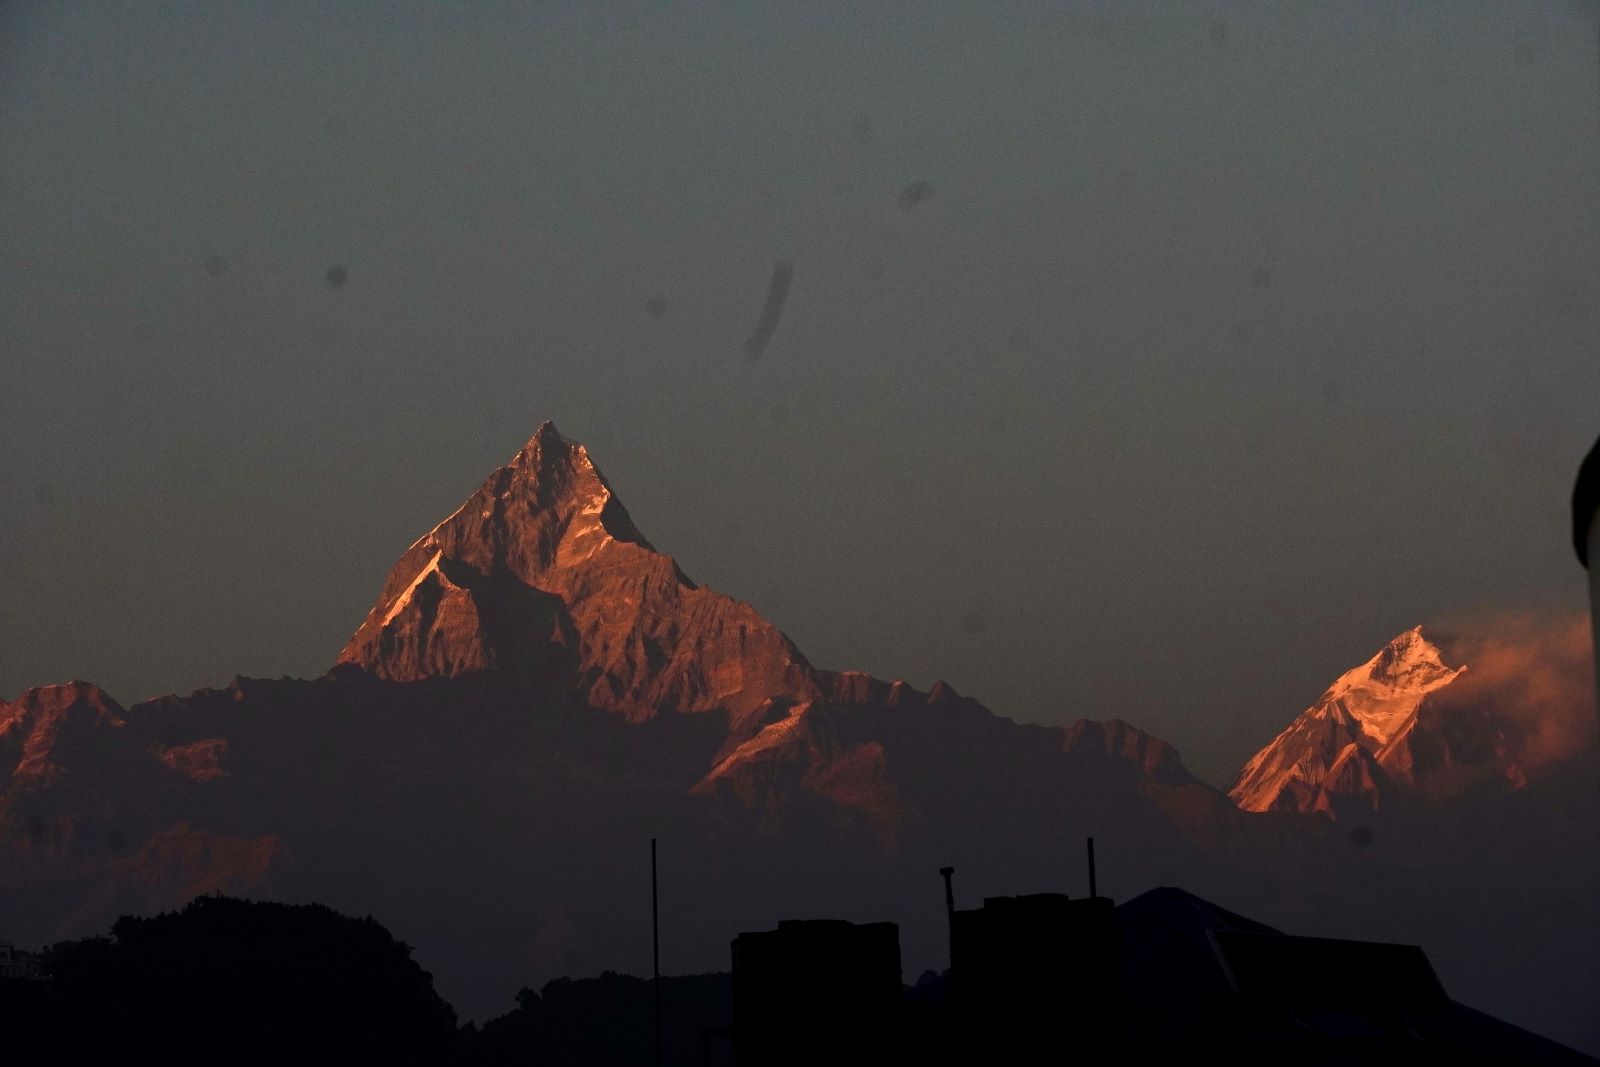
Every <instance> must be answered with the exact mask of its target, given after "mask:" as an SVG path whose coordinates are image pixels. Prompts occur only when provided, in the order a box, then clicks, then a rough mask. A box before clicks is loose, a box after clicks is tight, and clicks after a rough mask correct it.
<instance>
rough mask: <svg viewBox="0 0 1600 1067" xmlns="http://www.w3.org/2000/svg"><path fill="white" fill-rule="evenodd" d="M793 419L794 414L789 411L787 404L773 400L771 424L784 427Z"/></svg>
mask: <svg viewBox="0 0 1600 1067" xmlns="http://www.w3.org/2000/svg"><path fill="white" fill-rule="evenodd" d="M793 417H794V413H793V412H791V411H790V410H789V405H788V404H785V403H784V402H783V401H781V400H774V401H773V402H772V421H773V422H775V423H777V424H778V425H779V426H784V425H787V424H788V422H789V420H790V419H791V418H793Z"/></svg>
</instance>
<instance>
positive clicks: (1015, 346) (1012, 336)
mask: <svg viewBox="0 0 1600 1067" xmlns="http://www.w3.org/2000/svg"><path fill="white" fill-rule="evenodd" d="M1032 344H1033V338H1032V337H1030V336H1029V335H1028V331H1027V330H1025V329H1023V328H1022V327H1021V326H1018V327H1016V328H1014V329H1013V330H1012V331H1011V332H1010V333H1008V334H1006V345H1007V347H1009V348H1010V349H1011V350H1012V351H1013V352H1026V351H1027V350H1028V348H1029V347H1030V346H1031V345H1032Z"/></svg>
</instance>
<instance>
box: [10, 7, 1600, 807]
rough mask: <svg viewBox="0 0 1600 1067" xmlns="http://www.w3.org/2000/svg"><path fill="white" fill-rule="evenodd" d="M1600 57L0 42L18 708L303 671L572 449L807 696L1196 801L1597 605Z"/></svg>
mask: <svg viewBox="0 0 1600 1067" xmlns="http://www.w3.org/2000/svg"><path fill="white" fill-rule="evenodd" d="M1597 40H1600V8H1597V7H1596V6H1595V5H1594V4H1592V3H1586V2H1577V0H1567V2H1533V0H1529V2H1503V3H1502V2H1496V3H1482V4H1474V3H1467V2H1462V0H1452V2H1448V3H1445V2H1436V3H1427V4H1392V3H1374V4H1361V5H1357V4H1344V3H1341V4H1327V5H1320V4H1309V3H1271V4H1266V3H1262V4H1245V3H1237V4H1221V3H1212V4H1172V3H1165V2H1162V3H1152V4H1128V3H1118V4H1111V3H1105V4H1085V5H1066V4H1055V3H1050V4H1025V5H1024V4H992V3H986V4H981V5H956V4H948V5H947V4H934V5H912V4H887V3H885V4H873V5H858V4H836V5H824V4H806V5H790V4H776V3H771V4H753V3H737V4H733V3H730V4H722V5H700V4H668V3H650V4H640V5H637V6H625V5H617V4H607V5H576V4H572V5H565V4H550V5H533V4H521V3H518V4H490V3H479V4H469V3H441V4H436V5H418V4H384V5H371V4H356V3H345V4H292V3H272V4H268V3H251V4H226V3H208V4H205V5H188V4H183V5H179V4H157V5H140V6H137V7H134V6H131V5H121V4H105V3H80V4H56V5H44V4H28V3H10V4H6V5H5V6H4V8H3V9H0V696H5V697H12V696H15V695H16V694H17V692H18V691H20V690H21V689H23V688H26V687H27V686H30V685H34V684H40V683H45V682H53V681H59V680H64V679H66V678H69V677H81V678H87V679H90V680H94V681H97V682H100V683H101V684H103V685H105V686H106V687H107V688H109V689H110V690H111V691H112V692H113V693H114V694H115V695H116V696H117V697H118V698H119V699H121V700H123V701H125V702H132V701H135V700H138V699H141V698H144V697H147V696H151V695H155V694H157V693H161V692H168V691H187V690H189V689H192V688H195V687H198V686H202V685H207V684H215V683H218V682H221V681H223V680H225V679H227V678H228V677H230V676H232V675H233V674H234V673H244V674H249V675H271V676H276V675H279V674H285V673H287V674H294V675H314V674H318V673H320V672H321V671H322V670H324V669H326V667H327V666H328V665H329V664H331V663H332V661H333V658H334V656H335V654H336V653H337V652H338V650H339V648H340V646H341V645H342V644H343V642H344V641H345V639H346V638H347V637H348V636H349V634H350V633H351V631H353V630H354V629H355V627H356V625H357V624H358V623H359V622H360V620H361V618H362V617H363V615H364V614H365V612H366V610H367V608H368V607H369V606H370V604H371V602H372V601H373V600H374V598H375V597H376V595H377V593H378V588H379V585H380V583H381V581H382V578H383V575H384V573H385V572H386V571H387V569H388V568H389V566H390V565H391V563H392V562H393V560H394V558H395V557H396V556H397V555H398V554H399V552H400V551H401V550H402V549H404V548H405V546H406V545H408V544H409V543H410V542H411V541H412V540H414V539H415V538H416V537H417V536H418V535H419V534H421V533H423V532H424V531H425V530H427V529H428V528H429V527H430V526H431V525H433V523H434V522H436V521H438V520H439V519H442V518H443V517H444V516H445V515H447V514H448V513H449V512H450V511H451V510H452V509H453V508H454V507H455V506H456V505H457V504H458V503H459V502H460V501H461V499H462V498H464V497H465V496H466V495H467V494H468V493H469V492H470V491H471V490H472V489H473V488H474V487H475V486H476V485H477V484H478V482H479V481H480V480H481V478H482V477H483V476H484V475H485V474H487V473H488V471H489V470H490V469H491V468H493V467H494V466H496V465H498V464H499V463H502V462H504V461H505V460H506V459H507V458H509V457H510V455H511V454H512V453H513V452H515V451H516V449H517V448H518V446H520V445H521V443H522V442H523V440H524V439H525V438H526V437H527V436H528V435H529V434H530V433H531V432H532V431H533V429H534V427H535V426H536V425H537V424H538V423H539V421H540V420H542V419H545V418H551V419H554V420H555V421H556V423H557V425H558V426H559V427H560V428H561V430H562V431H563V432H564V433H566V434H567V435H568V436H571V437H574V438H577V439H579V440H582V441H584V442H586V443H587V444H588V445H589V446H590V448H591V451H592V453H593V454H594V456H595V457H596V459H597V461H598V462H599V463H600V465H601V467H602V468H603V469H604V470H605V471H606V473H607V475H608V477H609V478H610V480H611V481H612V483H613V485H614V486H615V487H616V489H617V491H618V492H619V493H620V494H621V496H622V498H623V499H624V500H625V501H626V502H627V504H628V506H629V509H630V511H631V512H632V513H633V516H634V518H635V520H636V521H637V522H638V524H639V526H640V527H641V528H642V529H643V530H644V531H645V532H646V533H647V534H648V536H649V537H650V538H651V539H652V540H653V541H654V542H655V543H656V545H657V546H658V547H660V548H662V549H663V550H665V551H668V552H671V553H672V554H674V555H675V556H676V557H677V558H678V560H679V562H680V563H681V565H682V566H683V568H684V569H685V570H686V571H687V572H688V573H689V574H690V575H692V576H693V577H694V578H696V579H697V580H699V581H701V582H703V583H706V584H709V585H712V586H713V587H716V588H718V589H721V590H724V591H726V592H728V593H731V594H733V595H735V596H738V597H741V598H743V599H747V600H750V601H752V602H753V603H754V604H755V605H756V606H757V607H759V608H760V609H761V610H762V611H763V612H764V613H766V614H767V615H768V616H769V617H770V618H771V619H772V620H773V621H774V622H776V623H777V624H778V625H780V626H782V627H783V628H784V629H785V630H786V631H788V633H789V634H790V635H791V636H792V637H793V638H794V639H795V640H796V641H797V642H798V643H799V644H800V646H801V647H802V648H803V649H805V650H806V652H807V653H808V654H809V655H810V656H811V658H812V659H813V660H814V661H816V662H818V663H819V664H822V665H825V666H831V667H837V668H847V667H849V668H860V669H865V670H869V671H871V672H873V673H875V674H879V675H882V676H885V677H890V678H893V677H904V678H906V679H907V680H908V681H911V682H913V683H914V684H917V685H921V686H925V685H927V684H929V683H931V682H932V681H933V680H934V679H936V678H945V679H947V680H949V681H950V682H951V683H952V684H953V685H955V686H956V688H957V689H959V690H961V691H963V692H966V693H970V694H971V695H974V696H976V697H978V698H979V699H981V700H983V701H985V702H986V703H988V704H989V705H990V706H991V707H993V708H994V709H995V710H997V711H999V712H1001V713H1003V714H1006V715H1009V716H1011V717H1013V718H1018V719H1034V720H1041V721H1062V720H1068V719H1072V718H1076V717H1078V716H1085V715H1087V716H1094V717H1107V716H1113V715H1115V716H1121V717H1124V718H1127V719H1129V720H1131V721H1133V722H1135V723H1137V724H1139V725H1141V726H1143V727H1145V728H1146V729H1149V730H1151V731H1153V732H1155V733H1157V734H1159V735H1161V736H1163V737H1165V738H1167V739H1168V740H1170V741H1172V742H1173V743H1174V744H1176V745H1177V746H1178V747H1179V748H1180V750H1181V751H1182V752H1183V753H1184V755H1185V757H1186V759H1187V760H1188V762H1189V763H1190V764H1191V766H1193V767H1195V768H1196V769H1197V770H1198V771H1199V772H1200V773H1201V774H1203V775H1205V776H1207V777H1209V778H1210V779H1212V780H1214V781H1217V782H1223V781H1225V780H1226V779H1227V778H1228V777H1229V776H1231V774H1232V772H1233V771H1234V770H1235V769H1236V768H1237V767H1238V765H1239V763H1240V762H1241V761H1242V760H1243V759H1244V758H1245V757H1246V756H1247V755H1248V754H1249V753H1250V752H1251V751H1253V750H1254V749H1255V748H1256V747H1258V746H1259V745H1260V744H1262V743H1263V742H1265V741H1266V740H1267V739H1268V738H1269V737H1270V736H1271V735H1272V734H1273V733H1275V732H1276V731H1277V730H1278V729H1280V728H1281V727H1282V726H1284V725H1286V724H1287V722H1288V720H1289V719H1290V718H1291V717H1292V716H1293V715H1294V714H1295V713H1296V712H1298V711H1299V710H1300V709H1301V708H1303V707H1304V706H1305V705H1307V704H1309V703H1310V702H1311V701H1312V700H1313V699H1314V698H1315V697H1316V696H1317V694H1318V692H1319V691H1320V690H1321V689H1322V687H1323V686H1325V685H1326V684H1327V683H1328V682H1329V681H1331V680H1332V678H1333V677H1334V676H1335V675H1337V674H1338V673H1339V672H1341V671H1343V670H1344V669H1346V668H1348V667H1350V666H1353V665H1354V664H1356V663H1358V662H1360V661H1361V660H1363V659H1365V658H1366V657H1367V656H1369V655H1371V653H1372V652H1373V651H1375V650H1376V648H1377V647H1378V646H1379V645H1380V644H1382V643H1383V642H1384V641H1385V640H1387V639H1388V638H1389V637H1390V636H1392V635H1393V634H1395V633H1397V632H1398V631H1400V630H1402V629H1405V628H1407V627H1409V626H1411V625H1414V624H1415V623H1417V622H1428V621H1431V620H1435V619H1441V618H1447V617H1454V616H1460V615H1463V614H1481V613H1486V612H1487V613H1493V612H1497V611H1501V610H1508V609H1518V610H1535V611H1564V610H1576V609H1578V608H1580V607H1581V606H1582V604H1583V601H1584V592H1583V582H1582V572H1581V569H1580V568H1579V566H1578V564H1577V562H1576V560H1575V559H1574V558H1573V556H1572V553H1571V549H1570V547H1569V544H1568V528H1567V521H1568V520H1567V515H1566V507H1567V493H1568V491H1569V488H1570V485H1571V480H1572V477H1573V475H1574V474H1575V472H1576V468H1577V464H1578V461H1579V459H1580V458H1581V457H1582V455H1583V453H1584V452H1585V450H1586V449H1587V448H1588V446H1589V445H1590V444H1591V443H1592V442H1593V440H1594V437H1595V434H1596V432H1597V431H1600V356H1597V346H1596V344H1595V340H1596V337H1597V336H1600V136H1597V134H1600V59H1597ZM919 182H921V183H926V185H925V186H921V187H919V188H920V196H910V197H905V198H903V197H902V193H903V192H905V191H906V190H907V188H908V187H911V186H913V185H914V184H915V183H919ZM930 192H931V196H930V195H928V194H929V193H930ZM903 199H904V200H906V201H907V203H904V204H903V203H902V200H903ZM909 201H918V202H917V203H915V204H911V203H909ZM780 257H782V258H787V259H789V260H791V261H792V262H793V264H794V273H793V281H792V285H791V288H790V290H789V293H788V300H787V305H786V307H785V309H784V313H783V316H782V318H781V321H780V322H779V325H778V328H777V330H776V332H775V334H774V335H773V337H772V340H771V343H770V344H769V345H768V347H767V348H766V351H765V352H764V353H763V354H762V355H761V357H760V358H759V359H756V360H754V361H751V360H749V359H747V358H746V356H745V353H744V348H743V345H744V342H745V339H746V338H747V337H748V336H749V335H750V333H751V331H752V330H753V329H754V328H755V325H756V321H757V318H758V316H759V315H760V314H761V310H762V303H763V300H764V298H765V296H766V293H767V288H768V283H769V280H770V278H771V275H772V270H773V265H774V262H775V261H776V260H778V259H779V258H780ZM335 267H338V268H341V269H342V270H343V272H344V274H343V277H344V279H345V280H344V284H342V285H340V286H337V287H335V286H334V285H333V284H331V282H330V270H331V269H332V268H335Z"/></svg>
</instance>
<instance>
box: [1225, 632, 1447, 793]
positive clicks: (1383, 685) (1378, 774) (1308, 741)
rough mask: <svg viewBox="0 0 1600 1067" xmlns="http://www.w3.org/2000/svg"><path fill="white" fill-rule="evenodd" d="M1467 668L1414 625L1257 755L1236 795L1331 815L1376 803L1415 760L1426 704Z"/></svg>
mask: <svg viewBox="0 0 1600 1067" xmlns="http://www.w3.org/2000/svg"><path fill="white" fill-rule="evenodd" d="M1466 669H1467V668H1466V667H1465V666H1460V667H1452V666H1450V665H1448V664H1447V663H1445V661H1444V656H1443V653H1442V652H1441V651H1440V649H1439V646H1437V645H1435V644H1434V643H1433V642H1432V641H1429V640H1428V638H1427V637H1426V636H1424V635H1423V632H1422V627H1420V626H1414V627H1412V628H1411V629H1409V630H1407V631H1405V632H1404V633H1402V634H1399V635H1398V636H1396V637H1395V638H1393V639H1392V640H1391V641H1389V643H1388V644H1386V645H1384V646H1383V647H1382V648H1381V649H1379V650H1378V652H1377V654H1376V655H1374V656H1373V657H1372V658H1371V659H1369V660H1367V661H1366V662H1365V663H1363V664H1361V665H1360V666H1359V667H1354V668H1352V669H1351V670H1348V671H1346V672H1345V673H1344V674H1342V675H1340V676H1339V678H1338V679H1337V680H1336V681H1335V682H1334V683H1333V684H1332V685H1331V686H1329V687H1328V688H1327V690H1325V691H1324V692H1323V694H1322V696H1321V697H1319V698H1318V699H1317V702H1316V703H1315V704H1313V705H1311V707H1309V708H1307V709H1306V710H1305V711H1303V712H1301V713H1300V715H1299V716H1297V717H1296V718H1295V720H1294V721H1293V722H1291V723H1290V724H1289V726H1288V728H1287V729H1285V730H1284V731H1283V732H1282V733H1281V734H1279V735H1278V736H1277V737H1276V738H1274V739H1273V740H1272V742H1271V743H1270V744H1268V745H1267V746H1266V747H1265V748H1263V749H1261V751H1259V752H1257V753H1256V754H1255V755H1254V756H1253V757H1251V759H1250V761H1249V762H1248V763H1246V764H1245V766H1244V768H1243V769H1242V770H1241V771H1240V772H1239V777H1238V778H1237V779H1236V780H1235V781H1234V783H1233V786H1232V788H1230V789H1229V790H1228V795H1229V796H1230V797H1232V798H1233V801H1234V803H1235V804H1237V805H1238V806H1239V807H1241V808H1244V809H1245V810H1247V811H1270V810H1278V809H1285V808H1287V809H1291V810H1299V811H1313V810H1320V811H1325V812H1328V813H1330V814H1331V813H1332V811H1333V807H1334V805H1335V803H1338V804H1345V803H1347V802H1349V801H1351V800H1354V801H1357V802H1359V803H1360V804H1361V805H1362V806H1365V807H1370V808H1376V807H1377V806H1378V805H1379V803H1380V794H1382V793H1384V792H1386V791H1389V790H1392V789H1394V788H1395V779H1394V777H1393V776H1392V774H1391V773H1386V772H1390V771H1392V769H1393V768H1397V767H1399V766H1400V765H1401V764H1402V763H1404V762H1405V761H1406V759H1407V758H1408V755H1409V747H1408V746H1409V739H1410V738H1411V737H1412V736H1413V733H1414V731H1415V729H1416V723H1417V713H1418V709H1420V708H1421V707H1422V705H1423V702H1424V700H1426V699H1427V697H1428V695H1429V694H1430V693H1433V692H1436V691H1438V690H1440V689H1443V688H1444V687H1445V686H1447V685H1449V684H1450V683H1451V682H1453V681H1455V679H1456V678H1458V677H1460V675H1461V674H1462V672H1464V671H1465V670H1466Z"/></svg>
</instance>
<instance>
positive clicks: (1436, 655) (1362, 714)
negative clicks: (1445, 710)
mask: <svg viewBox="0 0 1600 1067" xmlns="http://www.w3.org/2000/svg"><path fill="white" fill-rule="evenodd" d="M1465 670H1466V667H1464V666H1462V667H1450V666H1447V665H1446V664H1445V662H1444V657H1443V654H1442V653H1441V652H1440V650H1439V647H1438V646H1437V645H1435V644H1434V643H1433V642H1431V641H1429V640H1428V639H1427V638H1426V637H1424V636H1423V635H1422V627H1420V626H1414V627H1412V628H1411V629H1409V630H1407V631H1405V632H1404V633H1402V634H1400V635H1399V636H1398V637H1396V638H1394V640H1392V641H1390V642H1389V643H1388V644H1387V645H1384V646H1383V648H1381V649H1380V650H1379V651H1378V654H1377V655H1375V656H1373V657H1372V658H1371V659H1369V660H1367V662H1365V663H1363V664H1362V665H1361V666H1359V667H1356V668H1355V669H1353V670H1350V671H1346V672H1345V673H1344V674H1343V675H1341V676H1340V677H1339V679H1338V681H1336V682H1334V683H1333V685H1331V686H1329V687H1328V691H1327V692H1326V693H1324V694H1323V695H1322V698H1321V699H1320V700H1318V701H1317V704H1316V705H1315V706H1314V707H1313V708H1312V711H1313V712H1314V711H1316V710H1317V709H1319V708H1324V709H1327V711H1328V712H1329V713H1334V712H1336V711H1343V712H1345V713H1346V714H1348V715H1349V717H1350V718H1352V719H1353V720H1355V722H1356V723H1357V724H1358V725H1359V726H1360V728H1361V730H1362V732H1363V733H1364V734H1365V735H1366V736H1367V737H1368V738H1370V740H1371V742H1372V744H1373V745H1375V746H1383V745H1387V744H1389V743H1390V742H1391V741H1393V740H1394V738H1395V737H1396V736H1397V735H1398V734H1399V733H1400V732H1401V731H1402V730H1404V729H1405V727H1406V725H1407V724H1408V723H1409V721H1410V720H1411V718H1412V717H1413V716H1414V715H1415V714H1416V711H1417V707H1418V705H1420V704H1421V703H1422V698H1423V697H1425V696H1426V695H1427V694H1429V693H1431V692H1433V691H1434V690H1436V689H1442V688H1443V687H1445V686H1447V685H1449V684H1450V683H1451V682H1453V681H1454V680H1455V679H1456V677H1457V676H1459V675H1460V674H1461V673H1462V672H1463V671H1465Z"/></svg>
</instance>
